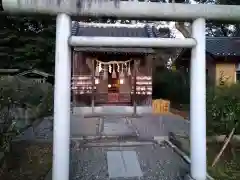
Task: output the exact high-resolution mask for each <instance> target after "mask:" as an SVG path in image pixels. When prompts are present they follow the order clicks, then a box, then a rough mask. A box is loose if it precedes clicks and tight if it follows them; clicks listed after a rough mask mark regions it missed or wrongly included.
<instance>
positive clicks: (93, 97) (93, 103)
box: [91, 59, 95, 113]
mask: <svg viewBox="0 0 240 180" xmlns="http://www.w3.org/2000/svg"><path fill="white" fill-rule="evenodd" d="M94 70H95V68H94V59H92V68H91V71H92V103H91V106H92V113H94V106H95V101H94V99H95V89H94V87H95V71H94Z"/></svg>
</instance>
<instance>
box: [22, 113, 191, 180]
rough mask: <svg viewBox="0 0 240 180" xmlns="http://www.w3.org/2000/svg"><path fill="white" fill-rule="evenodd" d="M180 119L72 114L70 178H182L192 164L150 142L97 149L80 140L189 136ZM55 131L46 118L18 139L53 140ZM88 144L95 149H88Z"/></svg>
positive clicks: (73, 179)
mask: <svg viewBox="0 0 240 180" xmlns="http://www.w3.org/2000/svg"><path fill="white" fill-rule="evenodd" d="M177 118H178V117H176V116H171V115H163V116H153V115H150V114H149V115H146V114H145V115H142V116H140V117H138V118H133V117H127V116H123V115H121V116H114V115H112V116H107V117H91V118H83V117H82V116H79V115H72V117H71V138H72V141H71V142H72V145H71V152H70V157H71V164H70V170H71V178H70V179H71V180H75V179H76V180H81V179H84V180H87V179H91V180H95V179H100V180H101V179H111V180H135V179H138V180H139V179H144V180H145V179H149V180H155V179H156V180H157V179H158V180H159V179H165V180H178V179H182V176H184V175H185V174H186V172H187V171H188V170H189V165H188V164H186V163H185V162H184V161H183V159H181V158H180V156H178V155H177V154H176V153H175V152H173V149H172V148H170V147H168V146H166V145H159V144H154V143H152V142H151V143H152V144H148V145H146V144H144V143H143V144H140V145H137V146H136V145H132V146H129V145H128V146H124V145H120V142H119V146H116V140H115V145H111V143H112V142H107V143H109V146H104V145H102V146H101V145H100V146H99V143H97V144H98V146H94V145H93V144H94V143H95V142H94V141H88V142H83V143H81V142H82V140H79V139H78V138H79V137H82V136H100V135H102V136H120V135H122V136H128V135H135V136H139V137H143V138H147V139H148V138H149V139H150V138H151V137H153V136H168V133H169V132H171V131H172V132H175V133H186V134H188V133H189V123H188V122H187V121H185V120H181V119H177ZM52 130H53V129H52V119H51V118H46V119H44V120H43V121H42V122H41V123H40V124H38V125H37V126H36V127H35V128H34V131H33V129H31V128H30V129H28V130H27V131H25V132H24V133H23V134H22V135H21V136H20V137H18V138H20V139H22V140H24V139H25V140H26V139H27V140H37V139H43V140H50V141H52V137H53V131H52ZM75 138H76V139H75ZM129 141H131V140H129ZM105 143H106V142H105ZM117 143H118V141H117ZM88 144H91V145H93V146H91V147H89V146H87V145H88ZM100 144H101V143H100ZM123 144H124V142H123ZM79 145H81V146H79ZM84 146H86V147H84ZM113 162H115V163H113ZM49 176H50V175H49Z"/></svg>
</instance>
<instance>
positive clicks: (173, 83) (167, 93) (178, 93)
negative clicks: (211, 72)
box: [153, 69, 190, 105]
mask: <svg viewBox="0 0 240 180" xmlns="http://www.w3.org/2000/svg"><path fill="white" fill-rule="evenodd" d="M189 94H190V86H189V77H188V75H187V74H184V73H182V72H180V71H172V70H169V69H161V70H156V71H155V73H154V74H153V99H159V98H162V99H168V100H170V101H171V104H178V105H180V104H189V102H190V100H189V98H190V96H189Z"/></svg>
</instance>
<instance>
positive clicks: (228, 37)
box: [206, 36, 240, 40]
mask: <svg viewBox="0 0 240 180" xmlns="http://www.w3.org/2000/svg"><path fill="white" fill-rule="evenodd" d="M206 39H210V40H214V39H240V37H236V36H223V37H210V36H207V37H206Z"/></svg>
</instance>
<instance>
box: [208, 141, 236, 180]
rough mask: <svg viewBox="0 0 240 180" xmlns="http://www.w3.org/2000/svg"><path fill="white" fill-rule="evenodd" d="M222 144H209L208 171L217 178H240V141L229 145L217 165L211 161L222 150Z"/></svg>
mask: <svg viewBox="0 0 240 180" xmlns="http://www.w3.org/2000/svg"><path fill="white" fill-rule="evenodd" d="M221 147H222V144H219V143H211V144H208V151H207V155H208V172H209V174H210V175H211V176H212V177H213V178H215V179H216V180H237V179H240V143H238V144H236V143H235V144H233V143H231V144H230V145H228V147H227V148H226V150H225V151H224V153H223V155H222V156H221V158H220V160H219V161H218V163H217V164H216V165H215V167H213V168H212V167H211V163H212V162H213V159H214V158H215V156H216V154H217V153H218V152H219V151H220V149H221Z"/></svg>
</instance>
